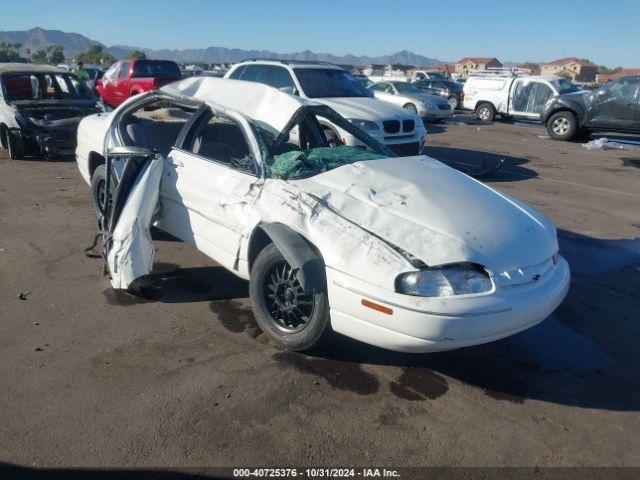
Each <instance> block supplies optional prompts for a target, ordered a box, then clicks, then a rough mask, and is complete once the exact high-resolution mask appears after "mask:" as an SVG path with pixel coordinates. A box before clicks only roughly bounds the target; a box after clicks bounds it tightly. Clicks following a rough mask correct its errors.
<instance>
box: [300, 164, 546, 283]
mask: <svg viewBox="0 0 640 480" xmlns="http://www.w3.org/2000/svg"><path fill="white" fill-rule="evenodd" d="M291 183H294V184H296V185H297V186H298V187H299V188H301V189H302V190H304V191H306V192H307V193H309V194H311V195H313V196H315V197H317V198H318V199H319V200H320V201H321V202H322V203H324V204H325V205H326V206H327V207H328V208H330V209H331V210H332V211H333V212H334V213H336V214H337V215H340V216H342V217H343V218H345V219H347V220H348V221H350V222H352V223H354V224H356V225H358V226H360V227H361V228H363V229H365V230H367V231H368V232H370V233H372V234H374V235H376V236H378V237H380V238H381V239H383V240H384V241H386V242H388V243H390V244H392V245H393V246H395V247H398V248H400V249H401V250H404V251H405V252H408V253H409V254H411V255H413V256H414V257H417V258H418V259H420V260H422V261H423V262H424V263H426V264H427V265H429V266H436V265H444V264H449V263H456V262H473V263H478V264H480V265H483V266H485V267H486V268H488V269H489V270H491V271H493V272H505V271H510V270H514V269H518V268H522V267H526V266H531V265H537V264H539V263H541V262H543V261H545V260H547V259H549V258H550V257H551V256H552V255H553V254H554V253H555V252H557V251H558V242H557V235H556V229H555V227H554V226H553V224H551V223H550V222H549V221H548V220H547V219H545V218H544V217H543V216H542V215H540V214H539V213H537V212H535V211H534V210H533V209H531V208H529V207H527V206H525V205H524V204H521V203H520V202H518V201H517V200H515V199H512V198H510V197H508V196H506V195H504V194H502V193H499V192H497V191H496V190H493V189H491V188H489V187H488V186H486V185H484V184H483V183H480V182H478V181H477V180H474V179H472V178H471V177H468V176H467V175H464V174H463V173H461V172H459V171H457V170H455V169H452V168H450V167H447V166H446V165H444V164H443V163H441V162H439V161H437V160H434V159H431V158H428V157H424V156H420V157H404V158H387V159H382V160H370V161H366V162H357V163H354V164H351V165H345V166H342V167H339V168H336V169H334V170H330V171H328V172H325V173H322V174H320V175H316V176H314V177H311V178H307V179H303V180H295V181H293V182H291Z"/></svg>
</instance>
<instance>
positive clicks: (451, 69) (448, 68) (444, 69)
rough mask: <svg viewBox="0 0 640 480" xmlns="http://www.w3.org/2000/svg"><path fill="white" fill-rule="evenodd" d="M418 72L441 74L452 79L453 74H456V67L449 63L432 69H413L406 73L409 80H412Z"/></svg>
mask: <svg viewBox="0 0 640 480" xmlns="http://www.w3.org/2000/svg"><path fill="white" fill-rule="evenodd" d="M417 72H427V73H428V72H440V73H442V74H443V75H444V76H445V77H446V78H451V74H452V73H455V65H449V64H447V63H441V64H440V65H436V66H431V67H412V68H410V69H408V70H407V71H406V76H407V78H412V77H413V75H414V73H417Z"/></svg>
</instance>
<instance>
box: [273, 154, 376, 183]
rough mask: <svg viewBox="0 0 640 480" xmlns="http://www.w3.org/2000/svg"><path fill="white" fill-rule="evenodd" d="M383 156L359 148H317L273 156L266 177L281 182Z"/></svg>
mask: <svg viewBox="0 0 640 480" xmlns="http://www.w3.org/2000/svg"><path fill="white" fill-rule="evenodd" d="M381 158H386V156H385V155H381V154H379V153H375V152H371V151H367V150H365V149H363V148H360V147H352V146H341V147H317V148H312V149H309V150H294V151H290V152H285V153H281V154H280V155H275V156H273V157H272V158H270V159H269V160H268V161H267V176H268V177H270V178H280V179H283V180H287V179H296V178H302V177H308V176H310V175H316V174H318V173H322V172H326V171H328V170H332V169H334V168H338V167H341V166H342V165H348V164H351V163H355V162H360V161H364V160H378V159H381Z"/></svg>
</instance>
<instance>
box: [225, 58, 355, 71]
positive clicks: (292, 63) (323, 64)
mask: <svg viewBox="0 0 640 480" xmlns="http://www.w3.org/2000/svg"><path fill="white" fill-rule="evenodd" d="M252 63H256V64H264V65H288V66H290V67H303V68H333V69H335V70H344V69H343V68H341V67H339V66H337V65H334V64H333V63H326V62H311V61H307V60H278V59H272V58H251V59H249V60H243V61H241V62H238V63H237V64H236V65H248V64H252Z"/></svg>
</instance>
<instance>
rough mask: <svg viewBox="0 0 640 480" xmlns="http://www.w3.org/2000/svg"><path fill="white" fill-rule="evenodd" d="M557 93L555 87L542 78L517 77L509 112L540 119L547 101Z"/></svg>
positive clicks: (512, 90)
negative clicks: (541, 79)
mask: <svg viewBox="0 0 640 480" xmlns="http://www.w3.org/2000/svg"><path fill="white" fill-rule="evenodd" d="M554 95H555V92H554V91H553V89H552V88H551V87H550V86H549V85H548V84H547V83H546V82H543V81H540V80H533V79H531V78H528V77H522V78H517V79H516V80H515V81H514V82H513V85H512V87H511V95H510V99H509V114H510V115H514V116H519V117H524V118H530V119H539V118H540V113H541V112H542V109H543V108H544V105H545V103H547V101H548V100H549V99H550V98H551V97H553V96H554Z"/></svg>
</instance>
